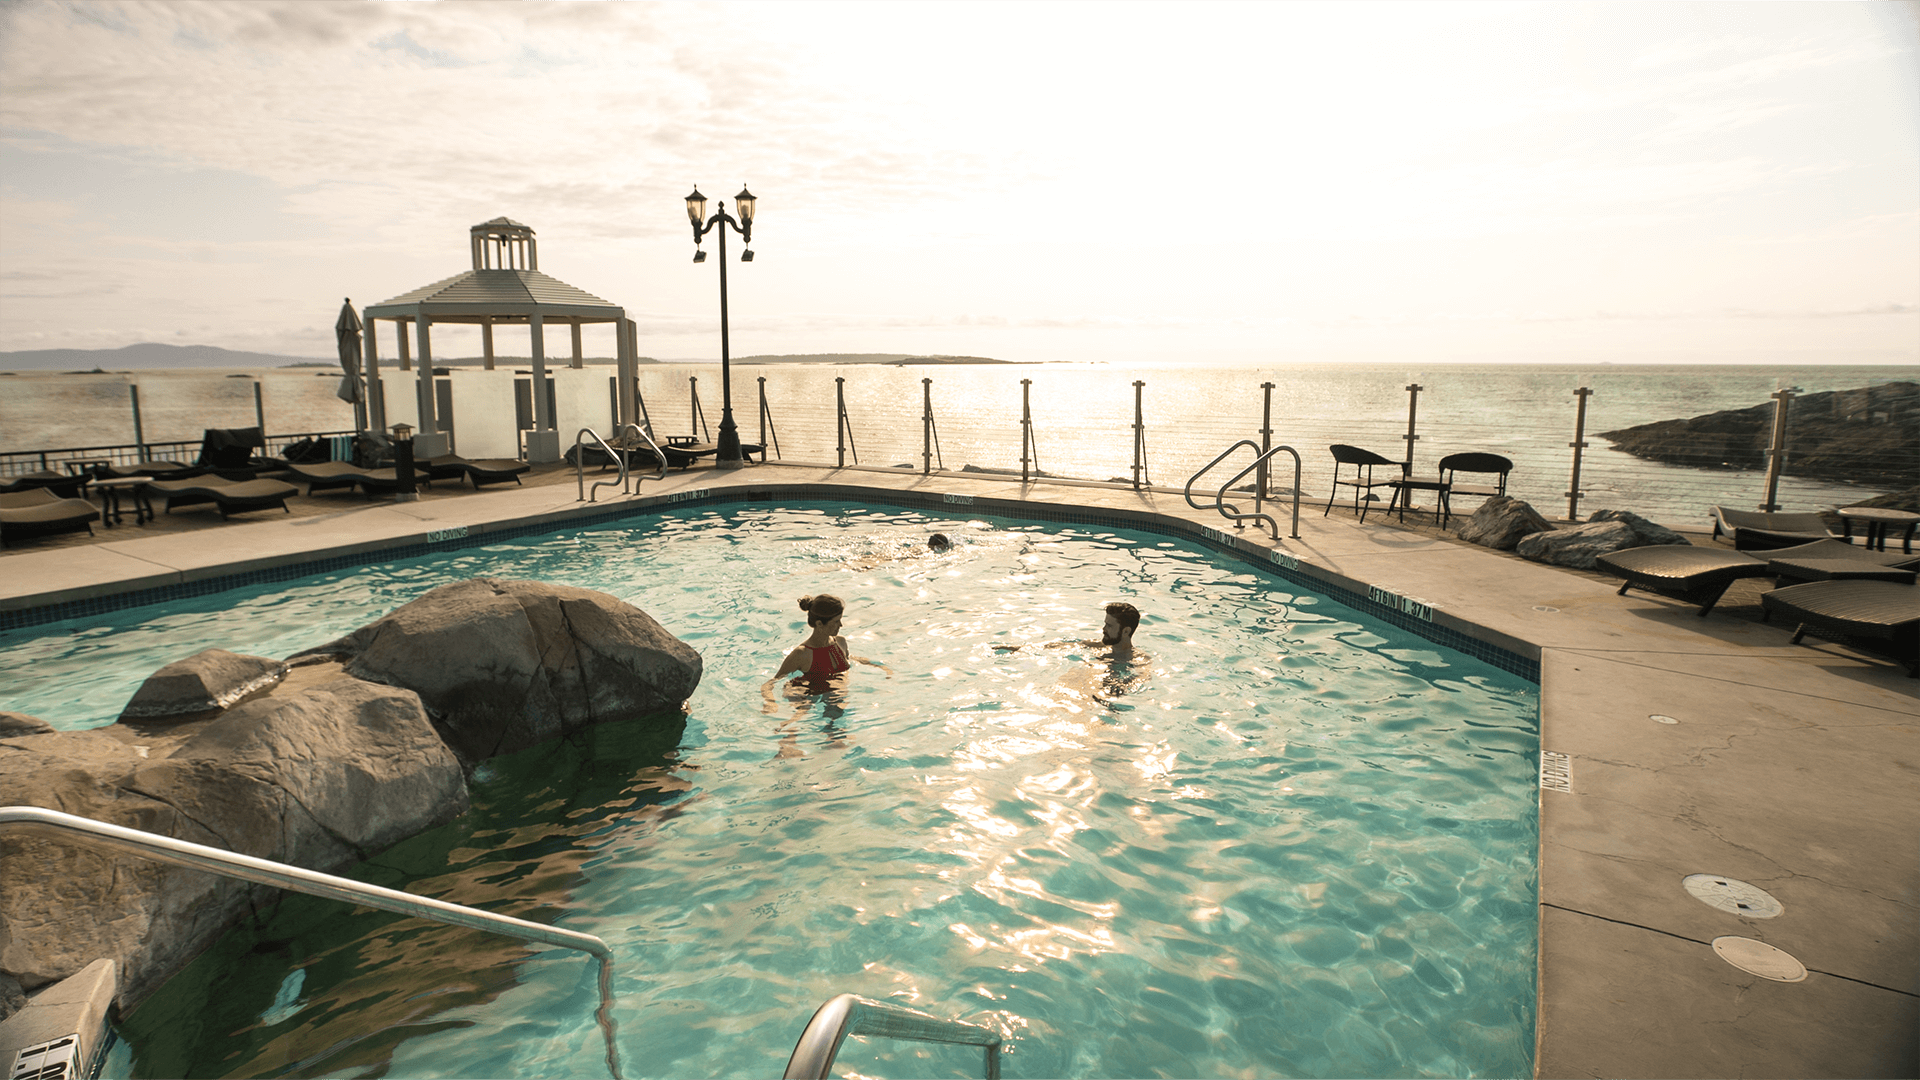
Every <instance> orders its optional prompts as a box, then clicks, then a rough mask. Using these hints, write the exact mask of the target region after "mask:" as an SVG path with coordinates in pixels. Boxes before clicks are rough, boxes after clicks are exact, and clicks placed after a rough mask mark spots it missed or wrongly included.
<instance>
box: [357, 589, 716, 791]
mask: <svg viewBox="0 0 1920 1080" xmlns="http://www.w3.org/2000/svg"><path fill="white" fill-rule="evenodd" d="M322 650H324V651H330V652H334V653H338V654H343V655H344V656H345V657H346V670H347V672H348V673H349V674H351V675H355V676H358V677H359V678H362V679H369V680H372V681H374V682H381V683H387V684H389V685H393V686H404V687H406V688H407V689H409V690H412V691H414V692H416V693H418V694H419V695H420V698H421V700H422V701H424V702H426V706H427V711H428V712H430V713H431V714H432V715H433V718H434V721H435V723H436V724H438V725H439V727H440V732H441V734H442V736H443V737H445V739H446V740H447V744H448V745H449V746H451V747H453V749H454V752H455V753H457V754H459V755H460V757H461V759H462V760H463V761H465V762H467V763H468V764H473V763H475V762H479V761H482V760H485V759H486V758H489V757H492V756H494V755H496V754H504V753H509V752H511V751H514V750H521V749H525V748H526V747H529V746H532V745H534V744H535V743H538V742H541V741H543V740H545V739H550V738H553V737H555V736H558V735H564V734H566V733H567V732H570V731H574V730H577V729H579V728H582V727H585V726H587V725H589V724H597V723H604V722H606V721H609V720H625V719H634V718H639V717H644V716H655V715H663V714H672V715H673V721H674V722H676V723H678V722H680V715H679V714H680V713H681V711H682V707H683V706H684V704H685V702H686V700H687V698H688V697H689V696H691V695H692V694H693V690H694V687H696V686H698V685H699V684H700V673H701V661H700V654H699V653H698V652H695V651H694V650H693V648H692V646H689V645H688V644H686V643H685V642H683V641H681V640H680V639H679V638H676V637H674V636H673V635H672V634H669V633H668V632H667V631H666V630H664V629H662V628H661V626H660V624H659V623H657V622H655V621H654V620H653V617H652V616H650V615H648V614H647V613H646V612H644V611H641V610H640V609H639V608H637V607H634V606H633V605H631V604H629V603H626V602H625V601H623V600H619V599H616V598H614V597H612V596H608V595H607V594H605V593H599V592H593V591H591V590H589V589H577V588H573V587H572V586H568V585H549V584H546V583H543V582H538V581H506V580H502V579H499V578H475V579H473V580H471V581H462V582H456V583H455V584H452V585H442V586H441V587H439V588H437V589H434V590H433V591H432V592H429V593H427V594H426V595H425V596H422V597H420V598H419V599H418V600H415V601H413V602H412V603H410V604H407V605H406V606H404V607H402V608H400V609H398V610H396V611H395V612H393V613H392V614H390V615H388V616H387V617H386V618H384V619H381V620H379V621H378V622H374V623H370V624H369V625H367V626H364V627H362V628H361V629H359V630H357V631H355V632H354V633H352V634H349V635H348V636H347V637H345V638H342V639H340V640H339V641H336V642H333V643H331V644H329V645H326V646H322Z"/></svg>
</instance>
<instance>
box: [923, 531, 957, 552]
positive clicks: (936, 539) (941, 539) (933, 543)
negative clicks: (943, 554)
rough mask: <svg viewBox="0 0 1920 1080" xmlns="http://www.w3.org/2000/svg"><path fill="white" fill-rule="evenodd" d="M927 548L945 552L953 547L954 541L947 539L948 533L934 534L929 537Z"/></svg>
mask: <svg viewBox="0 0 1920 1080" xmlns="http://www.w3.org/2000/svg"><path fill="white" fill-rule="evenodd" d="M927 546H928V547H929V548H932V549H933V550H935V551H945V550H947V549H948V548H950V547H952V546H953V541H952V540H949V539H947V534H946V533H934V534H933V535H932V536H929V537H927Z"/></svg>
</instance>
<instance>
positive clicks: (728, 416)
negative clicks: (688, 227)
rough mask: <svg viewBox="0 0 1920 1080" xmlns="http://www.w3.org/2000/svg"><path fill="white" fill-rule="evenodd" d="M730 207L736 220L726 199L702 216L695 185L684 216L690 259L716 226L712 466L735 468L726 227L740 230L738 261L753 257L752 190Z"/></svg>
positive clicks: (738, 460)
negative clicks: (716, 421) (716, 409)
mask: <svg viewBox="0 0 1920 1080" xmlns="http://www.w3.org/2000/svg"><path fill="white" fill-rule="evenodd" d="M733 208H734V209H735V210H738V211H739V212H740V220H738V221H735V220H734V219H733V216H732V215H730V214H728V213H727V203H726V200H724V199H722V200H720V202H719V204H718V208H717V210H716V212H715V213H714V215H713V217H711V218H707V219H706V220H705V221H704V222H703V221H702V220H701V219H702V218H706V211H707V198H706V196H704V195H702V194H700V189H699V188H698V187H695V188H694V189H693V194H691V195H689V196H687V217H688V218H689V219H690V220H691V221H692V222H693V245H694V250H693V261H694V262H697V263H698V262H705V261H707V253H706V252H705V251H703V250H701V248H700V240H701V238H702V237H704V236H706V234H707V233H709V232H711V231H713V230H714V229H716V228H717V229H719V230H720V445H719V448H718V452H717V453H716V454H715V455H714V467H715V468H720V469H737V468H739V467H740V466H742V465H744V464H746V462H745V461H744V460H743V459H742V457H741V454H740V429H739V427H738V426H736V425H735V424H734V422H733V355H732V349H731V345H730V344H729V342H728V340H727V228H728V227H731V228H732V229H733V230H734V231H735V232H737V233H739V234H740V242H741V244H742V248H741V251H740V261H741V262H752V261H753V211H754V197H753V193H752V192H750V191H748V190H747V189H746V188H745V187H742V188H741V189H740V194H738V195H736V196H734V198H733Z"/></svg>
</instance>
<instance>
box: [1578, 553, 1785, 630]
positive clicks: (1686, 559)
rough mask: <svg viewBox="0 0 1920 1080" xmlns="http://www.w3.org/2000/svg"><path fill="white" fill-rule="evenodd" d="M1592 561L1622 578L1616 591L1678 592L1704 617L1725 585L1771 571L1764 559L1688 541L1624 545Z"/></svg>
mask: <svg viewBox="0 0 1920 1080" xmlns="http://www.w3.org/2000/svg"><path fill="white" fill-rule="evenodd" d="M1594 562H1595V563H1596V564H1597V565H1598V566H1599V567H1600V569H1602V570H1605V571H1606V572H1607V573H1610V574H1613V575H1615V576H1617V577H1622V578H1625V579H1626V580H1625V581H1622V582H1621V583H1620V591H1619V593H1617V594H1616V595H1619V596H1625V595H1626V594H1627V590H1628V589H1630V588H1633V587H1635V586H1638V587H1640V588H1642V589H1647V590H1649V591H1652V592H1658V593H1663V594H1666V595H1669V596H1677V597H1679V598H1680V599H1682V600H1685V601H1686V602H1688V603H1690V604H1699V605H1700V617H1701V618H1703V619H1704V618H1706V616H1707V613H1708V612H1710V611H1712V610H1713V605H1715V604H1717V603H1719V602H1720V598H1721V597H1722V596H1725V595H1726V592H1727V589H1728V587H1729V586H1731V585H1732V584H1733V583H1734V582H1736V581H1739V580H1740V579H1741V578H1750V577H1766V576H1767V575H1768V574H1769V573H1770V572H1771V571H1769V570H1768V569H1767V563H1766V561H1765V560H1763V559H1756V558H1754V557H1753V556H1751V555H1743V554H1741V553H1740V552H1738V551H1728V550H1726V549H1725V548H1709V547H1693V546H1691V545H1687V544H1655V545H1653V546H1651V547H1637V548H1627V549H1625V550H1622V551H1611V552H1608V553H1607V554H1605V555H1601V556H1598V557H1596V558H1595V559H1594Z"/></svg>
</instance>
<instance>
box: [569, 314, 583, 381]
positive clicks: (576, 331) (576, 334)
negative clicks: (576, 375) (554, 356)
mask: <svg viewBox="0 0 1920 1080" xmlns="http://www.w3.org/2000/svg"><path fill="white" fill-rule="evenodd" d="M569 366H570V367H572V368H573V369H574V370H575V371H578V370H580V368H581V367H582V366H583V364H582V361H581V359H580V320H579V319H575V320H573V363H572V364H571V365H569Z"/></svg>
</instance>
